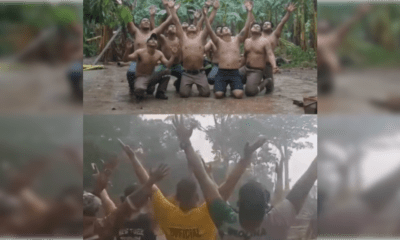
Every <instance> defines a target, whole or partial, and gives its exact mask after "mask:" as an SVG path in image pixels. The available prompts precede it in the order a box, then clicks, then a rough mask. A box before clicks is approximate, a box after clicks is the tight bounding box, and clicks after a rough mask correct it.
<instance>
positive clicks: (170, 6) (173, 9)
mask: <svg viewBox="0 0 400 240" xmlns="http://www.w3.org/2000/svg"><path fill="white" fill-rule="evenodd" d="M167 8H168V9H169V11H170V13H171V16H172V20H173V22H174V23H175V26H176V35H177V36H178V38H179V40H180V41H181V42H182V41H183V37H184V31H183V28H182V25H181V22H180V21H179V18H178V15H177V14H176V11H177V10H176V7H175V6H174V5H173V2H172V1H171V2H170V3H169V4H168V5H167Z"/></svg>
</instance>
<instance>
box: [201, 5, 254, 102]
mask: <svg viewBox="0 0 400 240" xmlns="http://www.w3.org/2000/svg"><path fill="white" fill-rule="evenodd" d="M245 6H246V9H247V21H246V25H245V27H244V29H243V30H242V31H241V32H240V33H239V35H238V36H236V37H232V32H231V30H230V29H229V28H228V27H223V28H222V36H221V37H218V36H217V35H216V34H215V33H214V31H213V30H212V29H211V25H210V22H209V21H208V19H205V21H206V27H207V30H208V32H209V34H210V38H211V40H212V41H213V43H214V44H215V46H216V47H217V49H218V52H219V58H220V59H219V70H218V73H217V76H216V77H215V85H214V92H215V97H216V98H218V99H220V98H223V97H224V96H225V92H226V86H227V84H229V85H230V87H231V91H232V94H233V96H234V97H235V98H242V97H243V83H242V79H241V76H240V74H239V68H240V67H241V59H240V58H241V57H240V44H241V43H243V42H244V40H245V39H246V38H247V36H248V34H249V28H250V21H251V19H253V14H252V12H251V11H252V9H253V3H252V2H250V1H246V2H245Z"/></svg>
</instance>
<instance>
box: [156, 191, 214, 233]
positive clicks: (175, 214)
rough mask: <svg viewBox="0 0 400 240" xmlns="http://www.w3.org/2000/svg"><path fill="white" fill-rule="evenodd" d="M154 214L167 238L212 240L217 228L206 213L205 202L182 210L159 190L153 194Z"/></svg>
mask: <svg viewBox="0 0 400 240" xmlns="http://www.w3.org/2000/svg"><path fill="white" fill-rule="evenodd" d="M153 208H154V216H155V218H156V220H157V222H158V224H159V225H160V227H161V229H162V231H163V232H164V234H165V236H166V237H167V239H168V240H181V239H190V240H192V239H193V240H213V239H216V236H217V229H216V228H215V225H214V223H213V221H212V219H211V217H210V214H209V213H208V208H207V204H206V203H204V204H203V205H201V206H200V207H198V208H194V209H192V210H190V211H189V212H186V213H185V212H183V211H182V210H181V209H180V208H179V206H177V205H174V204H172V203H171V202H170V201H168V199H166V198H165V197H164V195H163V194H162V193H161V191H160V190H158V191H157V192H155V193H154V194H153Z"/></svg>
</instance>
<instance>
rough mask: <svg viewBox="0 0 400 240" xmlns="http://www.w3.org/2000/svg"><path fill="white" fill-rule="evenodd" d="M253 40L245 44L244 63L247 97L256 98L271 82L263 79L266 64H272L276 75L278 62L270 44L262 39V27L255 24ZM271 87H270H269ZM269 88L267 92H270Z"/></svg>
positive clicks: (248, 40)
mask: <svg viewBox="0 0 400 240" xmlns="http://www.w3.org/2000/svg"><path fill="white" fill-rule="evenodd" d="M250 31H251V38H248V39H246V41H245V42H244V62H245V69H246V75H245V76H244V77H245V79H246V80H245V81H246V89H245V93H246V96H255V95H257V94H258V93H259V92H261V91H263V90H264V88H265V87H266V85H267V83H270V82H271V80H268V79H264V81H262V78H263V72H264V68H265V63H269V64H271V66H272V68H273V69H274V73H276V71H277V68H276V62H275V57H274V53H273V51H272V47H271V44H270V42H269V41H268V40H267V39H265V38H263V37H261V25H260V24H258V23H253V25H252V27H251V29H250ZM268 87H270V86H268ZM268 87H267V92H268Z"/></svg>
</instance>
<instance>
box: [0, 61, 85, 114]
mask: <svg viewBox="0 0 400 240" xmlns="http://www.w3.org/2000/svg"><path fill="white" fill-rule="evenodd" d="M10 64H11V63H10V62H9V61H6V60H1V59H0V113H18V114H20V113H24V114H37V113H55V114H58V113H60V114H82V101H79V100H78V99H76V98H74V96H73V94H72V90H71V86H70V82H69V80H68V78H67V71H68V69H69V66H70V64H64V65H49V64H44V63H38V62H35V63H30V64H15V63H13V64H11V65H10Z"/></svg>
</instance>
